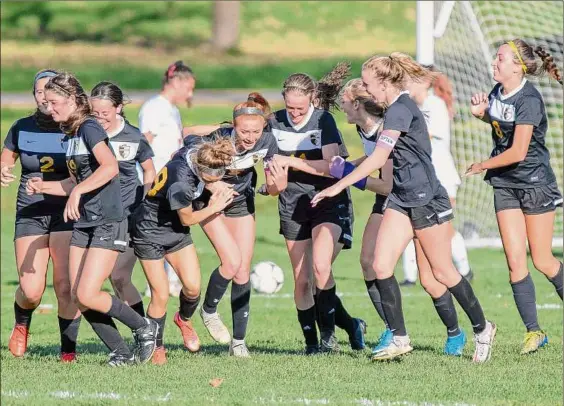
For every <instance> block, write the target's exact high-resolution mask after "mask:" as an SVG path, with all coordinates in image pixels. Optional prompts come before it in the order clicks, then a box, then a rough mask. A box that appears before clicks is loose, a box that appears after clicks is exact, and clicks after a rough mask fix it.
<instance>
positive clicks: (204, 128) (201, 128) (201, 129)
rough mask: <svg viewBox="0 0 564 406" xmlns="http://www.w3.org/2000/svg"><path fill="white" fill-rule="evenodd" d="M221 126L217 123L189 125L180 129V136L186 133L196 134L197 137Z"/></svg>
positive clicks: (186, 134) (184, 135)
mask: <svg viewBox="0 0 564 406" xmlns="http://www.w3.org/2000/svg"><path fill="white" fill-rule="evenodd" d="M220 127H221V126H220V125H219V124H211V125H206V124H203V125H192V126H189V127H184V128H183V129H182V137H186V136H188V135H196V136H198V137H204V136H206V135H209V134H211V133H212V132H214V131H215V130H217V129H219V128H220Z"/></svg>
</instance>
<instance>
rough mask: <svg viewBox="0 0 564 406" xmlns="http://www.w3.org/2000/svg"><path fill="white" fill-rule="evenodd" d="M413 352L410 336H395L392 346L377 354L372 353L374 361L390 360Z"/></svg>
mask: <svg viewBox="0 0 564 406" xmlns="http://www.w3.org/2000/svg"><path fill="white" fill-rule="evenodd" d="M411 351H413V347H412V346H411V341H410V340H409V336H393V338H392V341H391V342H390V344H389V345H388V346H386V347H384V348H382V349H381V350H379V351H378V352H376V353H372V361H385V360H390V359H393V358H396V357H399V356H400V355H404V354H407V353H408V352H411Z"/></svg>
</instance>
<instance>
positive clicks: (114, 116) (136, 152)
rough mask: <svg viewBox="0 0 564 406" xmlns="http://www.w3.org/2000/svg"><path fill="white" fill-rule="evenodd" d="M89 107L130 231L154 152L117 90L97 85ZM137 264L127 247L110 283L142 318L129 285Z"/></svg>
mask: <svg viewBox="0 0 564 406" xmlns="http://www.w3.org/2000/svg"><path fill="white" fill-rule="evenodd" d="M90 104H91V105H92V113H93V115H94V116H95V117H96V119H97V120H98V122H99V123H100V125H101V126H102V128H103V129H104V131H106V133H107V134H108V137H109V139H110V145H111V147H112V149H113V151H114V154H115V156H116V158H117V161H118V165H119V182H120V189H121V197H122V203H123V208H124V210H125V214H126V216H127V218H128V230H130V229H131V227H132V223H131V221H130V216H131V213H133V212H134V211H135V208H136V207H137V206H138V205H139V204H140V203H141V200H142V199H143V196H144V195H145V193H146V192H147V191H148V190H149V188H150V187H151V184H152V183H153V180H154V179H155V168H154V166H153V160H152V159H151V158H152V157H153V151H152V150H151V147H150V146H149V143H148V142H147V140H146V139H145V137H144V136H143V134H141V133H140V132H139V129H137V128H136V127H134V126H132V125H131V124H130V123H129V122H128V121H127V120H126V119H125V114H124V112H123V107H124V95H123V92H122V90H121V89H120V88H119V86H117V85H116V84H114V83H110V82H100V83H98V84H97V85H96V86H95V87H94V89H92V92H91V93H90ZM137 165H139V166H140V167H141V169H142V173H143V184H141V181H140V180H139V177H138V174H137ZM136 261H137V258H136V257H135V254H134V253H133V248H132V247H131V244H129V245H128V247H127V248H126V251H125V252H123V253H120V254H119V256H118V259H117V261H116V265H115V267H114V270H113V271H112V274H111V276H110V281H111V283H112V286H113V288H114V291H115V293H116V295H117V297H119V298H120V299H121V300H123V301H124V302H126V303H127V304H128V305H129V306H130V307H131V308H132V309H133V310H135V311H136V312H137V313H139V314H140V315H141V316H143V317H144V316H145V311H144V310H143V301H142V299H141V295H140V294H139V291H138V290H137V288H136V287H135V285H133V282H131V274H132V273H133V267H134V266H135V262H136Z"/></svg>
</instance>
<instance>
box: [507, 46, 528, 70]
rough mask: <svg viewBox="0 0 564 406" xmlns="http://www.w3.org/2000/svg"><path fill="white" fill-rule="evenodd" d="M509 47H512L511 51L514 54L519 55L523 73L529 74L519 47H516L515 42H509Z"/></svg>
mask: <svg viewBox="0 0 564 406" xmlns="http://www.w3.org/2000/svg"><path fill="white" fill-rule="evenodd" d="M507 45H509V46H510V47H511V49H512V50H513V53H514V54H515V55H517V58H519V62H521V68H523V72H524V73H527V66H526V65H525V62H523V58H521V55H520V54H519V50H518V49H517V45H515V43H514V42H513V41H508V42H507Z"/></svg>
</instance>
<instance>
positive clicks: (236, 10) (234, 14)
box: [212, 0, 241, 52]
mask: <svg viewBox="0 0 564 406" xmlns="http://www.w3.org/2000/svg"><path fill="white" fill-rule="evenodd" d="M240 10H241V2H240V1H217V0H216V1H214V2H213V34H212V46H213V48H214V49H215V50H217V51H221V52H223V51H227V50H229V49H231V48H233V47H235V46H236V45H237V41H238V40H239V17H240Z"/></svg>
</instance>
